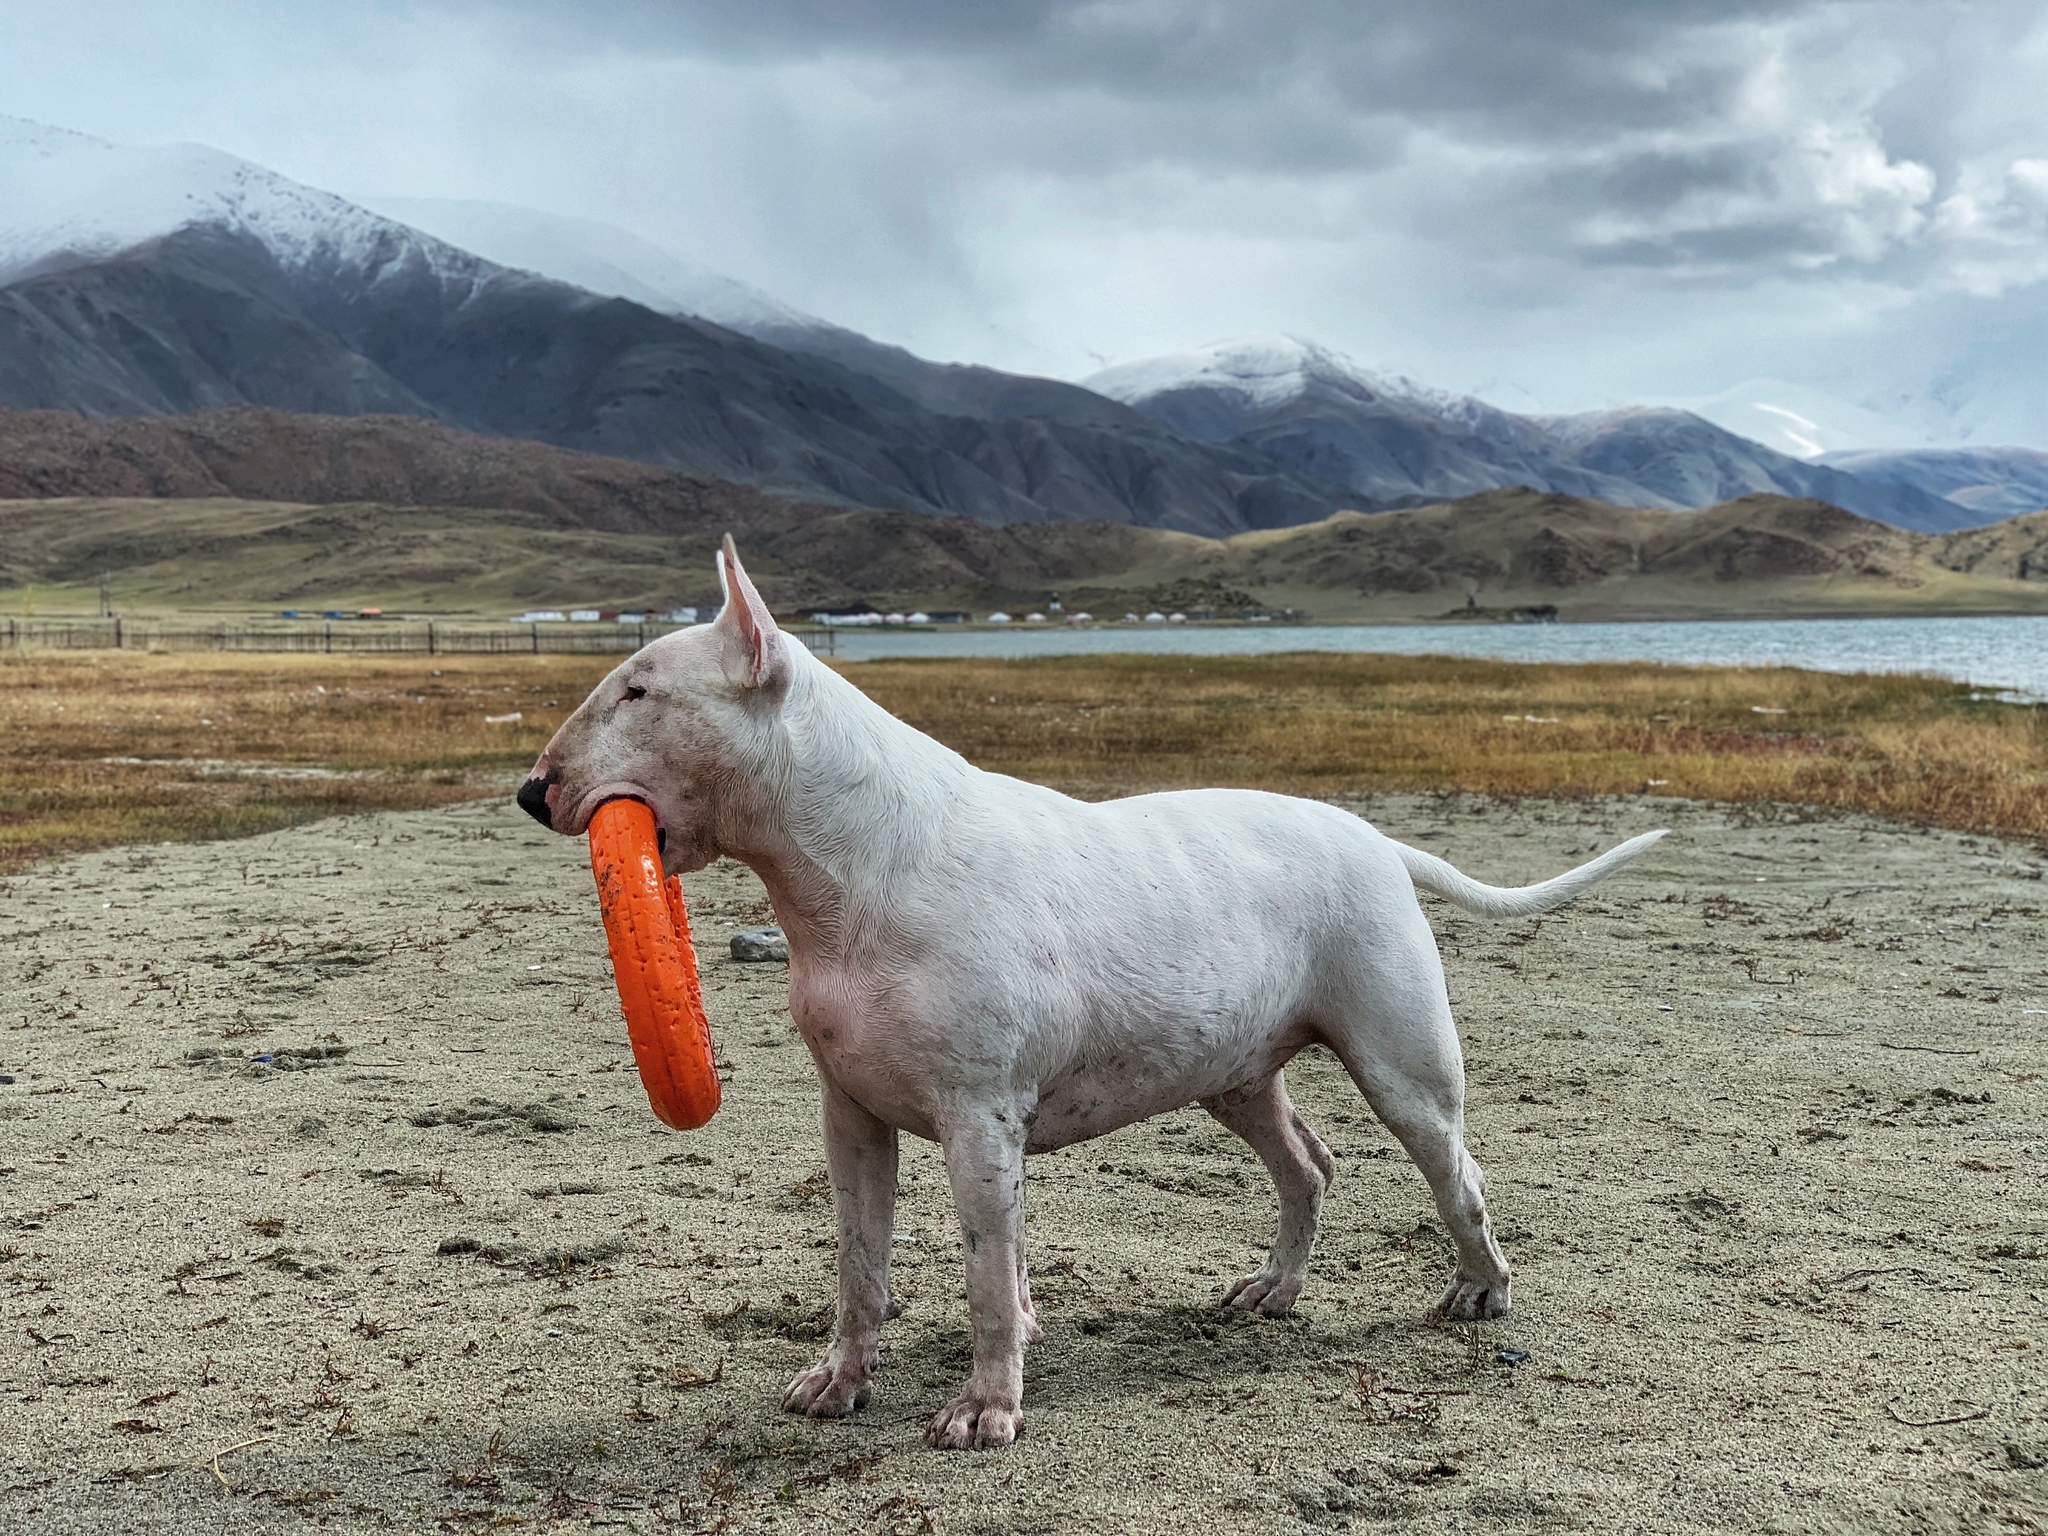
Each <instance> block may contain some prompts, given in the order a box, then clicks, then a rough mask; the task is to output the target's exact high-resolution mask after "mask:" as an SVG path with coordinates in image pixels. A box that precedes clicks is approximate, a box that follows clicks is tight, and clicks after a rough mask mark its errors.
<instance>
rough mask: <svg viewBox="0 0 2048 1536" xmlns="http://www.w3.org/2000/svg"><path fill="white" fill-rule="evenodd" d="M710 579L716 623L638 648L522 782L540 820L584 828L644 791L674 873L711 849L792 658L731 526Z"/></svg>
mask: <svg viewBox="0 0 2048 1536" xmlns="http://www.w3.org/2000/svg"><path fill="white" fill-rule="evenodd" d="M718 581H719V585H720V586H721V587H722V588H724V590H725V607H724V608H723V609H722V610H721V611H720V612H719V615H718V618H717V620H716V621H715V622H713V623H710V624H700V625H697V626H696V627H694V628H691V629H685V630H678V631H677V632H676V633H674V634H672V635H664V636H663V637H662V638H661V639H659V640H656V641H654V642H653V643H652V644H651V645H648V646H646V647H645V648H644V649H642V650H640V651H637V652H635V653H634V654H633V655H632V656H631V657H630V658H628V659H627V660H626V661H624V662H622V663H620V665H619V666H618V667H617V668H616V669H615V670H614V671H613V672H612V674H611V675H610V676H609V677H607V678H606V679H605V680H604V681H603V682H601V683H599V684H598V685H597V687H596V689H595V690H594V691H593V692H592V693H591V695H590V697H589V698H587V699H585V700H584V701H583V703H582V705H581V706H580V707H579V708H578V709H577V711H576V713H574V714H573V715H571V716H570V717H569V718H568V719H567V720H565V721H563V722H562V728H561V729H560V730H558V731H556V732H555V735H554V739H553V740H552V741H550V742H549V743H548V745H547V750H545V751H544V752H542V753H541V755H540V759H539V761H538V762H536V763H535V764H534V765H533V775H532V777H530V778H529V779H528V780H527V781H526V783H525V784H523V785H522V786H521V787H520V790H519V804H520V807H521V808H522V809H523V810H525V811H526V812H527V813H528V814H529V815H531V816H532V817H533V818H534V819H535V820H536V821H538V822H540V824H541V825H542V826H545V827H551V828H553V829H554V830H555V831H557V832H561V833H565V834H567V835H568V836H570V837H581V836H582V835H583V834H584V833H585V832H586V831H587V830H588V829H589V826H590V817H591V813H592V812H594V811H595V810H596V809H597V808H598V807H599V806H600V805H602V804H604V802H605V801H607V800H619V799H628V800H640V801H644V802H645V803H646V804H647V805H648V806H649V808H651V809H652V810H653V812H654V817H655V824H656V826H657V827H658V828H659V829H660V836H661V843H662V864H663V866H664V867H665V868H666V869H667V870H668V871H669V872H670V873H671V874H674V873H678V872H681V871H684V870H691V869H701V868H703V867H704V865H706V864H708V863H710V862H711V861H712V860H713V859H714V858H716V857H717V856H718V853H719V849H718V847H717V845H716V841H715V827H714V817H715V814H716V810H717V807H718V803H719V799H720V796H721V794H722V793H723V792H724V791H725V790H726V789H727V787H728V786H730V785H732V784H733V783H735V782H737V781H738V780H740V779H742V778H743V777H745V776H746V775H748V774H750V773H751V772H753V771H754V770H755V769H756V768H757V767H758V765H759V764H760V763H761V761H762V758H763V755H764V753H765V751H766V750H767V747H768V740H769V737H770V736H771V734H772V733H773V732H774V731H775V729H776V726H777V717H778V715H779V713H780V710H781V707H782V702H783V699H784V698H785V696H786V695H787V694H788V692H789V687H790V683H791V680H792V678H793V677H794V675H795V668H796V659H795V656H794V653H793V652H792V650H791V649H790V642H789V639H788V637H787V636H785V635H784V634H783V633H782V632H781V631H780V630H779V629H777V628H776V627H775V620H774V619H773V618H772V617H770V616H769V613H768V605H767V604H766V603H764V602H762V601H761V594H760V593H759V592H758V591H756V590H755V588H754V584H753V582H751V581H750V580H748V579H747V573H746V572H745V570H743V569H742V568H741V566H740V560H739V555H738V553H737V551H735V550H734V548H733V543H732V538H731V536H730V535H728V536H727V537H726V540H725V542H724V545H723V546H722V547H721V548H720V550H719V552H718Z"/></svg>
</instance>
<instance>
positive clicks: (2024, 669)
mask: <svg viewBox="0 0 2048 1536" xmlns="http://www.w3.org/2000/svg"><path fill="white" fill-rule="evenodd" d="M1278 651H1378V652H1390V653H1394V654H1398V655H1404V656H1484V657H1489V658H1492V659H1495V660H1500V661H1651V662H1668V663H1678V664H1683V663H1694V664H1701V665H1707V666H1733V667H1809V668H1814V669H1816V670H1819V671H1823V672H1927V673H1932V674H1934V675H1936V676H1939V677H1952V678H1955V679H1956V680H1957V681H1959V682H1966V683H1971V684H1975V685H1976V686H1978V687H1983V688H1993V689H2006V690H2011V691H2012V692H2015V693H2020V694H2025V695H2027V696H2029V697H2032V698H2044V697H2048V615H2024V616H2018V617H2003V618H1967V619H1943V618H1930V619H1920V618H1901V619H1894V618H1883V619H1747V620H1725V621H1701V620H1682V621H1681V620H1669V621H1666V620H1647V621H1643V622H1640V623H1628V624H1316V625H1285V624H1271V625H1267V624H1260V625H1245V626H1242V627H1240V626H1229V627H1223V628H1207V627H1203V626H1199V625H1192V624H1175V625H1172V626H1170V627H1169V626H1167V625H1163V624H1146V625H1135V624H1132V625H1124V624H1118V625H1101V626H1098V627H1094V628H1088V629H1070V628H1066V627H1060V626H1054V625H1050V624H1047V625H1037V624H1033V625H1030V626H1028V627H1027V626H1025V625H1022V624H1019V625H1016V626H1014V627H1011V628H1008V629H960V630H939V631H928V630H917V631H910V630H884V629H844V630H840V631H838V632H837V636H836V654H837V655H838V656H840V657H841V658H842V659H844V660H847V661H874V660H880V659H883V658H889V657H911V656H997V657H1012V658H1022V657H1028V656H1073V655H1091V656H1093V655H1108V654H1114V653H1124V654H1130V653H1137V654H1143V655H1165V656H1262V655H1270V654H1272V653H1274V652H1278Z"/></svg>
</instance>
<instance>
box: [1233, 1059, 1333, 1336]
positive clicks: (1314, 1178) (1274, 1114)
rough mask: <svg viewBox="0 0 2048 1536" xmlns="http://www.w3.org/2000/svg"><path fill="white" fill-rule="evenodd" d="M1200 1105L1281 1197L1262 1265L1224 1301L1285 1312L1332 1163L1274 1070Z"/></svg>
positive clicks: (1303, 1271) (1303, 1272)
mask: <svg viewBox="0 0 2048 1536" xmlns="http://www.w3.org/2000/svg"><path fill="white" fill-rule="evenodd" d="M1202 1108H1204V1109H1206V1110H1208V1111H1209V1113H1210V1114H1212V1115H1214V1116H1215V1117H1216V1119H1217V1120H1218V1121H1220V1122H1221V1123H1222V1124H1223V1125H1225V1126H1226V1127H1228V1128H1229V1129H1230V1130H1232V1131H1235V1132H1236V1133H1237V1134H1238V1135H1240V1136H1242V1137H1243V1138H1244V1139H1245V1141H1246V1142H1247V1143H1248V1144H1249V1145H1250V1146H1251V1149H1252V1150H1253V1151H1254V1152H1256V1153H1258V1154H1259V1161H1260V1162H1262V1163H1264V1164H1265V1165H1266V1172H1267V1173H1268V1174H1270V1175H1272V1179H1273V1189H1274V1192H1275V1193H1276V1194H1278V1195H1279V1197H1280V1227H1279V1231H1278V1233H1277V1234H1276V1235H1275V1236H1274V1239H1273V1248H1272V1252H1271V1253H1269V1254H1268V1255H1267V1257H1266V1262H1265V1264H1264V1265H1263V1266H1262V1267H1261V1268H1259V1269H1258V1270H1255V1271H1254V1272H1253V1273H1251V1274H1249V1275H1246V1276H1245V1277H1244V1278H1243V1279H1242V1280H1240V1281H1238V1282H1237V1284H1235V1285H1233V1286H1232V1287H1231V1288H1230V1289H1229V1290H1228V1291H1226V1292H1224V1295H1223V1304H1224V1305H1225V1306H1227V1307H1239V1308H1242V1309H1243V1310H1244V1311H1246V1312H1257V1313H1258V1314H1259V1315H1260V1316H1262V1317H1285V1316H1286V1315H1287V1314H1288V1313H1289V1312H1291V1311H1293V1310H1294V1303H1295V1299H1296V1298H1297V1297H1299V1296H1300V1295H1301V1287H1302V1284H1303V1283H1304V1282H1305V1281H1306V1280H1307V1279H1308V1261H1309V1256H1310V1255H1311V1254H1312V1253H1313V1252H1314V1251H1315V1245H1316V1215H1317V1213H1318V1212H1319V1211H1320V1210H1321V1209H1322V1204H1323V1191H1324V1189H1326V1188H1327V1187H1328V1186H1329V1183H1330V1180H1331V1179H1332V1178H1334V1177H1335V1176H1336V1172H1337V1164H1336V1162H1335V1160H1334V1159H1333V1158H1331V1156H1330V1149H1329V1148H1328V1147H1326V1146H1324V1145H1323V1143H1322V1138H1321V1137H1319V1136H1317V1135H1316V1133H1315V1132H1314V1131H1312V1130H1310V1129H1309V1127H1308V1122H1307V1121H1305V1120H1303V1119H1302V1118H1301V1115H1300V1113H1299V1112H1298V1111H1297V1110H1296V1109H1295V1107H1294V1105H1293V1103H1292V1102H1290V1101H1289V1099H1288V1097H1287V1079H1286V1078H1285V1077H1284V1076H1283V1075H1282V1074H1281V1073H1278V1072H1275V1073H1274V1074H1273V1075H1272V1076H1271V1077H1270V1078H1268V1079H1267V1080H1266V1081H1265V1082H1264V1083H1263V1084H1261V1085H1260V1086H1259V1087H1257V1088H1256V1089H1253V1090H1252V1091H1251V1093H1250V1094H1249V1095H1239V1094H1234V1093H1232V1094H1223V1095H1221V1096H1219V1097H1217V1098H1213V1099H1204V1100H1203V1101H1202Z"/></svg>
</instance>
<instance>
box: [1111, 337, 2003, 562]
mask: <svg viewBox="0 0 2048 1536" xmlns="http://www.w3.org/2000/svg"><path fill="white" fill-rule="evenodd" d="M1085 382H1086V384H1087V386H1088V387H1089V388H1091V389H1095V390H1099V391H1101V392H1102V393H1104V394H1107V395H1109V396H1111V397H1112V398H1114V399H1117V400H1120V401H1123V402H1124V403H1125V404H1128V405H1131V406H1134V407H1136V408H1137V409H1139V410H1142V411H1145V412H1146V413H1147V414H1149V415H1152V416H1156V417H1158V418H1159V419H1160V420H1161V421H1164V422H1166V423H1167V424H1169V425H1170V426H1172V427H1173V428H1174V429H1175V430H1176V431H1179V432H1181V433H1184V434H1185V435H1187V436H1190V437H1194V438H1198V439H1200V440H1202V441H1204V442H1212V443H1217V444H1224V445H1229V446H1232V447H1238V448H1242V449H1245V450H1247V451H1252V452H1257V453H1261V454H1263V455H1265V456H1267V457H1269V458H1271V459H1272V460H1273V461H1274V462H1276V463H1278V464H1280V465H1283V466H1285V467H1287V468H1290V469H1293V470H1296V471H1297V472H1299V473H1303V474H1310V475H1315V476H1317V477H1319V478H1322V479H1325V480H1334V481H1335V482H1336V483H1337V484H1339V485H1342V486H1345V487H1347V488H1348V489H1350V490H1352V491H1353V492H1355V493H1357V494H1358V495H1359V496H1360V497H1361V498H1362V499H1364V500H1365V501H1366V502H1367V503H1368V504H1370V505H1374V506H1381V507H1397V506H1414V505H1419V504H1422V503H1425V502H1433V501H1445V500H1450V499H1453V498H1455V497H1459V496H1466V495H1471V494H1472V493H1474V492H1476V491H1481V490H1490V489H1494V488H1496V487H1501V486H1511V485H1526V486H1531V487H1533V488H1535V489H1537V490H1547V491H1558V492H1562V493H1564V494H1566V495H1571V496H1586V497H1592V498H1594V499H1597V500H1601V501H1609V502H1614V503H1616V504H1618V505H1621V506H1637V507H1701V506H1710V505H1712V504H1714V503H1716V502H1721V501H1728V500H1731V499H1733V498H1735V497H1739V496H1747V495H1751V494H1754V493H1757V492H1767V493H1774V494H1778V495H1784V496H1803V497H1813V498H1815V499H1817V500H1822V501H1829V502H1833V503H1834V504H1835V505H1837V506H1842V507H1846V508H1848V509H1849V510H1850V511H1852V512H1857V513H1860V514H1862V515H1863V516H1865V517H1874V518H1878V519H1880V520H1882V521H1885V522H1888V523H1893V524H1896V525H1898V526H1901V527H1908V528H1917V529H1920V530H1922V531H1924V532H1946V531H1948V530H1949V529H1952V528H1958V527H1967V526H1970V525H1971V524H1973V523H1977V522H1983V521H1986V519H1985V518H1984V517H1982V516H1979V515H1977V514H1975V513H1974V512H1972V511H1971V510H1970V509H1968V508H1965V507H1962V506H1960V505H1957V504H1954V503H1950V502H1946V501H1943V500H1942V499H1941V498H1940V497H1938V496H1932V495H1929V494H1927V493H1926V492H1924V491H1922V490H1920V489H1918V488H1917V487H1915V486H1911V485H1904V484H1893V485H1872V484H1865V483H1863V482H1861V481H1859V480H1857V479H1855V478H1854V477H1852V476H1851V475H1848V474H1846V473H1842V472H1840V471H1837V470H1833V469H1830V468H1827V467H1825V466H1820V465H1812V464H1807V463H1804V462H1802V461H1801V460H1799V459H1796V458H1794V457H1792V456H1790V455H1788V454H1783V453H1780V452H1778V451H1776V450H1775V449H1772V448H1769V447H1766V446H1765V445H1764V444H1761V443H1757V442H1753V441H1751V440H1749V439H1747V438H1744V437H1740V436H1737V435H1736V434H1734V433H1732V432H1729V431H1726V430H1725V429H1723V428H1721V427H1719V426H1716V425H1715V424H1714V423H1712V422H1710V421H1707V420H1705V419H1704V418H1702V417H1699V416H1696V415H1693V414H1691V413H1689V412H1684V411H1674V410H1669V409H1661V408H1657V407H1632V408H1628V409H1624V410H1619V411H1600V412H1592V413H1587V414H1583V415H1575V416H1525V415H1519V414H1517V413H1515V412H1511V411H1503V410H1501V409H1499V408H1498V407H1496V406H1492V405H1489V404H1487V403H1486V402H1485V401H1483V400H1480V399H1477V398H1475V397H1473V396H1470V395H1455V394H1450V393H1448V392H1446V391H1443V390H1438V389H1432V388H1430V387H1428V386H1426V385H1421V384H1417V383H1416V382H1414V381H1413V380H1411V379H1406V378H1400V377H1396V376H1390V375H1386V374H1379V373H1374V372H1372V371H1371V370H1369V369H1366V368H1362V367H1360V366H1359V365H1357V364H1356V363H1354V362H1352V361H1351V360H1350V359H1349V358H1346V357H1344V356H1342V355H1341V354H1339V353H1336V352H1333V351H1331V350H1330V349H1329V348H1327V347H1321V346H1317V345H1315V344H1314V343H1312V342H1306V341H1301V340H1298V339H1296V338H1294V337H1289V336H1253V337H1246V338H1241V339H1238V340H1232V341H1224V342H1218V343H1215V344H1214V345H1211V346H1207V347H1203V348H1200V349H1198V350H1196V351H1192V352H1183V353H1176V354H1173V355H1171V356H1167V357H1159V358H1149V359H1146V360H1144V361H1141V362H1134V363H1125V364H1122V365H1120V366H1118V367H1114V368H1109V369H1105V370H1104V371H1103V372H1101V373H1098V374H1096V375H1094V376H1093V377H1091V378H1089V379H1088V380H1086V381H1085Z"/></svg>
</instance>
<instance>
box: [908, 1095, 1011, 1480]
mask: <svg viewBox="0 0 2048 1536" xmlns="http://www.w3.org/2000/svg"><path fill="white" fill-rule="evenodd" d="M1024 1137H1025V1126H1024V1121H1023V1117H1022V1116H1021V1115H1020V1114H1018V1113H1017V1112H1016V1110H1015V1109H1014V1108H1009V1109H994V1108H989V1109H979V1110H975V1111H970V1112H969V1113H967V1114H966V1115H964V1116H962V1117H960V1118H958V1119H956V1120H955V1121H954V1122H953V1123H951V1124H949V1125H948V1126H947V1127H946V1129H945V1131H944V1133H943V1136H942V1141H943V1144H944V1148H945V1154H946V1177H947V1179H948V1180H949V1181H950V1182H951V1184H952V1186H953V1206H954V1209H955V1210H956V1211H958V1212H959V1216H960V1245H961V1247H962V1249H963V1250H965V1254H966V1259H967V1316H968V1320H969V1322H970V1324H971V1325H972V1327H973V1330H974V1369H973V1370H972V1371H971V1372H969V1373H968V1377H967V1385H966V1386H965V1387H963V1388H962V1389H961V1392H960V1395H959V1396H958V1397H956V1398H954V1399H953V1400H952V1401H951V1402H950V1403H948V1404H946V1406H945V1407H943V1408H941V1409H940V1410H939V1412H938V1415H937V1417H935V1418H934V1419H933V1420H932V1422H931V1428H930V1429H928V1430H926V1431H925V1439H926V1440H927V1441H929V1442H930V1443H931V1444H932V1445H934V1446H937V1447H938V1448H939V1449H941V1450H966V1449H968V1448H970V1447H983V1446H997V1445H1008V1444H1009V1443H1010V1442H1011V1441H1012V1440H1014V1439H1016V1438H1017V1436H1018V1434H1019V1433H1021V1432H1022V1430H1023V1428H1024V1344H1025V1340H1026V1335H1027V1334H1028V1332H1029V1331H1030V1328H1031V1325H1032V1319H1031V1317H1030V1315H1029V1314H1028V1313H1026V1312H1025V1310H1024V1307H1023V1303H1022V1300H1021V1295H1020V1282H1019V1279H1018V1276H1019V1274H1020V1269H1019V1265H1018V1260H1019V1258H1020V1257H1021V1255H1022V1252H1023V1247H1024Z"/></svg>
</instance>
